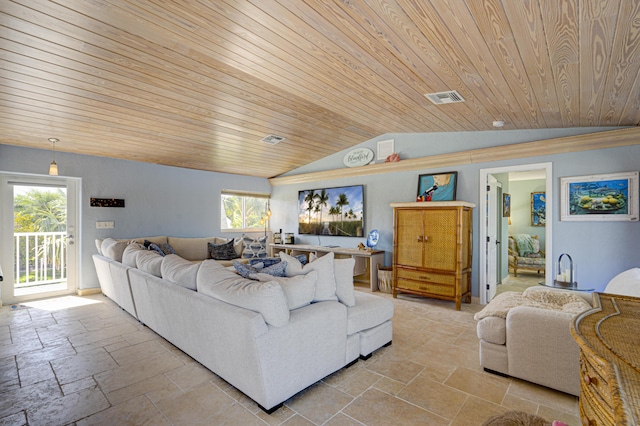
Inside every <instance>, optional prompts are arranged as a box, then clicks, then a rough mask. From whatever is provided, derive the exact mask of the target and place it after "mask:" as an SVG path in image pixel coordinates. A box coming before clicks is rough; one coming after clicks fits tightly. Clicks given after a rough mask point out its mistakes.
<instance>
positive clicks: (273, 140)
mask: <svg viewBox="0 0 640 426" xmlns="http://www.w3.org/2000/svg"><path fill="white" fill-rule="evenodd" d="M283 140H284V138H283V137H282V136H278V135H268V136H265V137H264V138H262V139H260V141H261V142H264V143H268V144H269V145H275V144H277V143H280V142H282V141H283Z"/></svg>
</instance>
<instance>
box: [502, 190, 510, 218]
mask: <svg viewBox="0 0 640 426" xmlns="http://www.w3.org/2000/svg"><path fill="white" fill-rule="evenodd" d="M509 216H511V194H502V217H509Z"/></svg>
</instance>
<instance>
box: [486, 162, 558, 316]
mask: <svg viewBox="0 0 640 426" xmlns="http://www.w3.org/2000/svg"><path fill="white" fill-rule="evenodd" d="M533 171H536V172H539V173H540V174H541V175H543V176H544V178H545V193H546V197H545V199H546V217H548V218H552V217H553V178H552V164H551V163H536V164H525V165H520V166H507V167H498V168H492V169H481V170H480V194H481V196H480V204H481V205H480V206H479V207H480V209H479V211H480V221H479V223H480V226H479V228H480V230H479V231H480V232H479V234H480V236H479V238H480V239H479V241H480V242H481V246H480V250H479V265H480V268H479V269H480V271H479V283H480V292H479V293H480V303H481V304H486V303H488V302H489V301H490V300H491V299H492V298H493V296H494V294H495V291H496V289H495V287H494V286H495V283H497V282H499V281H500V278H498V279H497V280H496V279H493V277H492V274H493V273H494V272H496V273H498V274H500V273H501V272H500V270H499V269H498V267H499V266H498V265H499V263H500V261H501V262H502V264H503V265H507V264H508V260H507V259H508V257H507V246H508V242H507V238H506V236H507V231H506V230H505V231H504V232H503V238H502V239H504V240H505V241H504V242H503V241H493V240H491V241H489V240H488V238H489V239H490V238H491V235H493V232H494V231H493V230H491V229H490V228H489V224H490V222H492V220H494V218H495V214H494V213H493V212H495V210H496V209H497V206H496V205H495V203H496V202H497V203H498V204H502V200H501V199H498V200H497V201H496V198H497V197H491V198H490V196H489V189H490V186H491V183H492V182H495V180H496V176H502V177H503V179H504V176H508V174H509V173H515V172H519V173H523V172H533ZM502 183H503V184H504V183H505V182H502ZM507 188H508V186H507ZM503 191H504V193H508V189H505V188H503ZM482 194H486V196H483V195H482ZM491 200H492V201H491ZM505 220H506V218H505ZM498 228H500V224H498ZM543 229H544V231H543V232H544V238H545V242H546V244H545V247H546V256H547V258H548V259H552V258H553V255H552V253H551V248H552V246H553V245H552V220H551V219H549V220H548V221H547V222H546V225H545V226H544V227H543ZM541 231H542V230H541ZM498 235H499V234H498ZM494 238H495V237H494ZM496 242H498V244H497V253H498V254H497V255H496V256H492V255H491V253H490V252H491V250H492V248H493V247H492V246H491V245H492V244H493V245H494V247H495V246H496ZM494 258H495V260H494ZM549 263H550V262H547V263H546V265H545V278H544V280H545V281H546V283H547V284H550V280H551V269H552V267H551V266H550V265H549ZM501 269H504V267H502V268H501ZM490 278H491V280H490ZM542 279H543V278H542V277H540V280H542ZM490 281H491V282H490Z"/></svg>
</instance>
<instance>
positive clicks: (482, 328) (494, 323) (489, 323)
mask: <svg viewBox="0 0 640 426" xmlns="http://www.w3.org/2000/svg"><path fill="white" fill-rule="evenodd" d="M476 331H477V333H478V339H481V340H484V341H485V342H489V343H494V344H496V345H504V344H505V343H506V342H507V320H506V319H504V318H499V317H486V318H483V319H481V320H480V321H478V326H477V328H476Z"/></svg>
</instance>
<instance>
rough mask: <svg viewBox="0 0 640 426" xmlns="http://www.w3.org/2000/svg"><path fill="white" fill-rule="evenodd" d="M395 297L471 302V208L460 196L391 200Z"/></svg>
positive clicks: (457, 302) (459, 302)
mask: <svg viewBox="0 0 640 426" xmlns="http://www.w3.org/2000/svg"><path fill="white" fill-rule="evenodd" d="M391 207H393V209H394V213H393V216H394V225H393V278H394V280H393V281H394V287H393V297H397V296H398V293H411V294H417V295H421V296H426V297H433V298H437V299H444V300H452V301H455V302H456V309H457V310H460V304H461V302H462V300H463V299H464V301H465V302H466V303H470V302H471V255H472V247H471V244H472V221H471V212H472V210H473V207H475V204H473V203H468V202H464V201H439V202H421V203H392V204H391Z"/></svg>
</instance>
